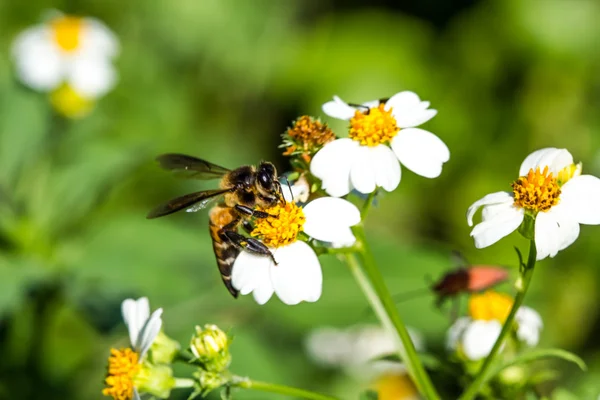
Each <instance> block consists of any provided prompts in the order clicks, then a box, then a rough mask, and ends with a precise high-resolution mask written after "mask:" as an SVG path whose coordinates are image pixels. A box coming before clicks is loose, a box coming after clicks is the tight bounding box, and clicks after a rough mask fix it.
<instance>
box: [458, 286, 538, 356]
mask: <svg viewBox="0 0 600 400" xmlns="http://www.w3.org/2000/svg"><path fill="white" fill-rule="evenodd" d="M512 305H513V299H512V298H511V297H510V296H508V295H506V294H503V293H498V292H495V291H493V290H489V291H487V292H485V293H482V294H473V295H471V297H470V298H469V316H468V317H461V318H458V319H457V320H456V321H455V322H454V324H453V325H452V326H451V327H450V329H448V332H447V334H446V347H447V348H448V350H450V351H453V352H454V351H458V352H459V353H461V354H463V355H464V356H465V357H466V358H467V359H469V360H472V361H477V360H480V359H482V358H484V357H487V355H488V354H489V353H490V351H491V350H492V348H493V347H494V344H495V343H496V340H497V339H498V337H499V336H500V331H501V330H502V324H503V323H504V321H506V318H507V317H508V314H509V313H510V309H511V308H512ZM515 322H516V327H517V330H516V339H517V340H518V341H520V342H522V343H524V344H526V345H527V346H530V347H533V346H535V345H537V344H538V342H539V337H540V331H541V330H542V328H543V323H542V318H541V317H540V315H539V314H538V313H537V311H535V310H534V309H532V308H530V307H526V306H521V307H520V308H519V309H518V310H517V314H516V318H515Z"/></svg>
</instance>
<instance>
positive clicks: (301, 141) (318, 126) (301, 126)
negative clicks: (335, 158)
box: [281, 115, 335, 162]
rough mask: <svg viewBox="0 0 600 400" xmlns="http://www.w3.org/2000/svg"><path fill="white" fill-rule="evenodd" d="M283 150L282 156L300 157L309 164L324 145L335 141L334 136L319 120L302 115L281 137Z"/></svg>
mask: <svg viewBox="0 0 600 400" xmlns="http://www.w3.org/2000/svg"><path fill="white" fill-rule="evenodd" d="M282 136H283V144H282V145H281V147H283V148H285V152H284V153H283V155H285V156H300V157H301V158H302V159H303V160H304V161H305V162H310V160H311V158H312V156H313V155H314V154H315V153H316V152H317V151H319V150H320V149H321V147H323V146H324V145H325V144H327V143H329V142H332V141H333V140H335V134H334V133H333V131H332V130H331V129H330V128H329V127H328V126H327V124H324V123H322V122H321V121H319V120H315V119H314V118H312V117H309V116H308V115H304V116H302V117H300V118H298V119H297V120H296V121H294V125H293V126H292V127H291V128H288V130H287V131H286V132H285V133H284V134H283V135H282Z"/></svg>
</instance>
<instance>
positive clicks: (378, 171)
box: [371, 145, 401, 192]
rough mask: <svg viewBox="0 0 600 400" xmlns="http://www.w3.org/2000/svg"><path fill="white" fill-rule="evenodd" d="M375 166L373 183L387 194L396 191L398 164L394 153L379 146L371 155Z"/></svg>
mask: <svg viewBox="0 0 600 400" xmlns="http://www.w3.org/2000/svg"><path fill="white" fill-rule="evenodd" d="M371 157H372V158H373V163H374V164H375V182H376V184H377V186H379V187H382V188H384V189H385V190H387V191H388V192H391V191H392V190H394V189H396V188H397V187H398V184H399V183H400V175H401V172H400V163H399V162H398V159H397V158H396V155H395V154H394V152H393V151H392V150H391V149H390V148H389V147H388V146H383V145H379V146H376V147H375V148H374V151H373V152H372V154H371Z"/></svg>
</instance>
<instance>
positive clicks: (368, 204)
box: [360, 189, 377, 221]
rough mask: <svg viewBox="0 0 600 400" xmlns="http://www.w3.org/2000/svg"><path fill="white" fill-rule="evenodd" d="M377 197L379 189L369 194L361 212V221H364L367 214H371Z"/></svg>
mask: <svg viewBox="0 0 600 400" xmlns="http://www.w3.org/2000/svg"><path fill="white" fill-rule="evenodd" d="M375 196H377V189H375V190H374V191H372V192H371V193H369V196H367V199H366V200H365V203H364V204H363V208H362V210H361V212H360V220H361V221H364V220H365V218H366V216H367V214H368V213H369V210H370V209H371V206H372V205H373V200H375Z"/></svg>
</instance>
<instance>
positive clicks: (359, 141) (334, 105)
mask: <svg viewBox="0 0 600 400" xmlns="http://www.w3.org/2000/svg"><path fill="white" fill-rule="evenodd" d="M323 111H324V112H325V114H327V115H329V116H331V117H334V118H338V119H343V120H348V121H350V132H349V136H350V137H349V138H343V139H337V140H335V141H333V142H330V143H327V144H326V145H325V146H324V147H323V148H322V149H321V150H320V151H319V152H318V153H317V154H316V155H315V156H314V158H313V160H312V162H311V164H310V171H311V173H312V174H313V175H314V176H316V177H317V178H319V179H321V181H322V182H323V184H322V187H323V189H324V190H325V191H327V193H329V194H330V195H331V196H336V197H340V196H344V195H346V194H348V193H349V192H350V191H351V190H352V189H353V188H355V189H356V190H358V191H359V192H361V193H371V192H373V191H374V190H375V189H376V188H377V187H382V188H383V189H385V190H387V191H388V192H390V191H392V190H394V189H395V188H396V187H397V186H398V184H399V183H400V175H401V171H400V164H399V163H398V161H400V163H401V164H402V165H404V166H405V167H406V168H408V169H409V170H411V171H413V172H414V173H416V174H418V175H421V176H424V177H426V178H435V177H438V176H439V175H440V174H441V172H442V165H443V164H444V163H445V162H446V161H448V160H449V159H450V152H449V150H448V147H447V146H446V145H445V144H444V142H442V140H440V138H438V137H437V136H435V135H434V134H433V133H431V132H428V131H426V130H423V129H419V128H416V127H417V126H419V125H421V124H423V123H425V122H427V121H429V120H430V119H431V118H433V117H434V116H435V115H436V114H437V111H436V110H433V109H430V108H429V102H428V101H421V99H420V98H419V96H417V95H416V94H415V93H413V92H408V91H405V92H400V93H397V94H395V95H394V96H392V97H391V98H390V99H389V100H387V101H386V102H385V103H384V102H380V101H379V100H374V101H369V102H366V103H363V104H360V105H350V104H348V103H346V102H344V101H343V100H342V99H340V98H339V97H337V96H335V97H334V99H333V101H330V102H328V103H325V104H324V105H323Z"/></svg>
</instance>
